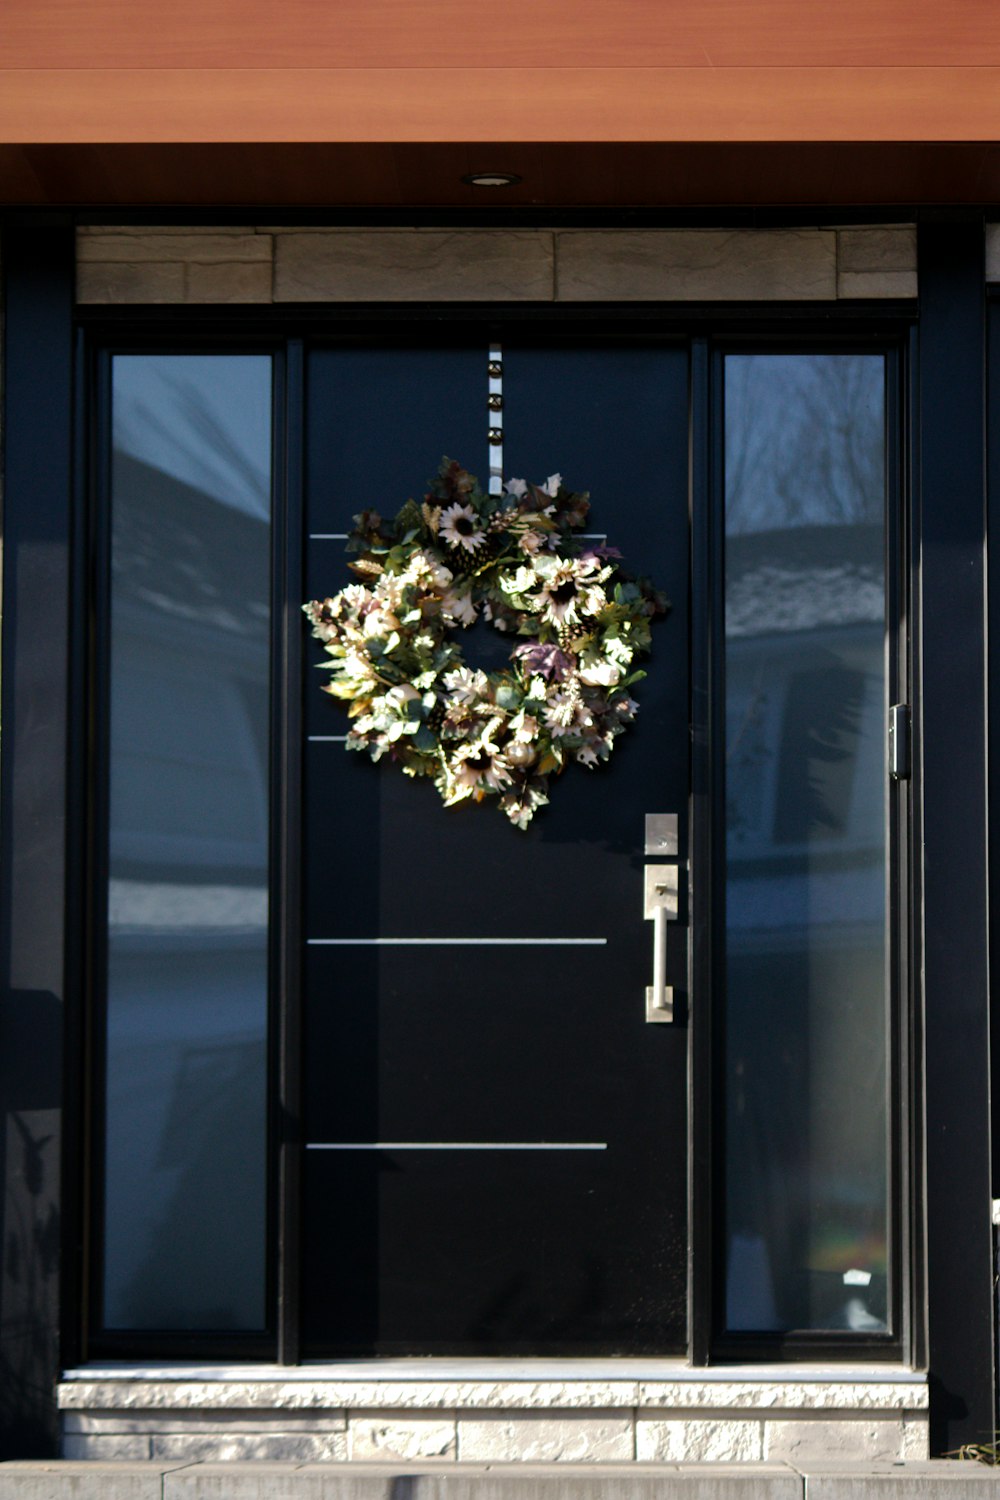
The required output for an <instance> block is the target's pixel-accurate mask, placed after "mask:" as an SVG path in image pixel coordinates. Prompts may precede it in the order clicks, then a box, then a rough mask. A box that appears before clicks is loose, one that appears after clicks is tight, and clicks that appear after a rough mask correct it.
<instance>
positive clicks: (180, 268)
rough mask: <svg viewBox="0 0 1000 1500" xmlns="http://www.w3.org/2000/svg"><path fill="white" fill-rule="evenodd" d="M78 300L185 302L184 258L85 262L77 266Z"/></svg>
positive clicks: (90, 301)
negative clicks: (169, 260)
mask: <svg viewBox="0 0 1000 1500" xmlns="http://www.w3.org/2000/svg"><path fill="white" fill-rule="evenodd" d="M76 300H77V301H78V302H88V303H92V302H106V303H111V304H118V303H123V302H124V303H127V302H136V303H138V302H183V301H184V265H183V263H182V262H180V261H174V262H169V263H167V262H159V261H150V262H144V261H138V262H137V261H114V262H105V261H84V262H81V263H80V264H79V265H78V266H77V268H76Z"/></svg>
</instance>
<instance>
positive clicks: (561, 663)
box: [513, 641, 573, 682]
mask: <svg viewBox="0 0 1000 1500" xmlns="http://www.w3.org/2000/svg"><path fill="white" fill-rule="evenodd" d="M513 654H514V655H515V656H516V657H517V658H518V659H519V660H520V661H522V662H523V663H524V667H525V671H527V672H529V673H530V674H531V675H532V676H533V677H544V678H545V681H546V682H562V681H563V679H564V678H565V677H566V676H568V674H569V672H570V671H571V670H572V667H573V663H572V661H571V660H570V658H569V657H568V656H567V655H566V653H565V651H560V650H559V647H558V646H543V645H542V643H541V642H540V641H528V642H527V643H526V644H525V645H523V646H518V647H516V649H515V650H514V653H513Z"/></svg>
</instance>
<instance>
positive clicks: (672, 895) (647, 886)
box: [643, 864, 680, 1021]
mask: <svg viewBox="0 0 1000 1500" xmlns="http://www.w3.org/2000/svg"><path fill="white" fill-rule="evenodd" d="M679 882H680V869H679V866H678V865H676V864H669V865H666V864H664V865H646V866H644V868H643V916H644V917H645V919H646V921H647V922H652V924H653V983H652V984H651V985H647V986H646V1020H647V1021H672V1020H673V1019H674V992H673V989H672V987H671V986H670V985H669V984H668V983H667V941H668V940H667V923H668V922H676V920H677V914H678V906H679V901H678V896H679Z"/></svg>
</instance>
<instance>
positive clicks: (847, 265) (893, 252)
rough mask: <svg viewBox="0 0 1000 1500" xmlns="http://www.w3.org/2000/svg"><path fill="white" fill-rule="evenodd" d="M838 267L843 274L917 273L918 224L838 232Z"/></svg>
mask: <svg viewBox="0 0 1000 1500" xmlns="http://www.w3.org/2000/svg"><path fill="white" fill-rule="evenodd" d="M837 268H838V270H841V271H916V269H917V229H916V225H915V224H899V225H893V226H891V227H889V226H885V225H871V226H868V225H866V226H861V227H859V228H857V229H838V231H837Z"/></svg>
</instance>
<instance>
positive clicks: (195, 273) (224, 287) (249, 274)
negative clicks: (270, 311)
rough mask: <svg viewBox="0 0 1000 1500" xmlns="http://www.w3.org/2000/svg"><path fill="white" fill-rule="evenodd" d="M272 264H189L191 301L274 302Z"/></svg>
mask: <svg viewBox="0 0 1000 1500" xmlns="http://www.w3.org/2000/svg"><path fill="white" fill-rule="evenodd" d="M270 300H271V262H270V261H269V260H268V261H267V262H244V263H242V264H240V263H238V262H232V261H225V262H218V263H217V264H214V265H203V264H202V263H201V262H200V261H195V260H192V261H189V262H188V267H187V287H186V295H185V301H187V302H270Z"/></svg>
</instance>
